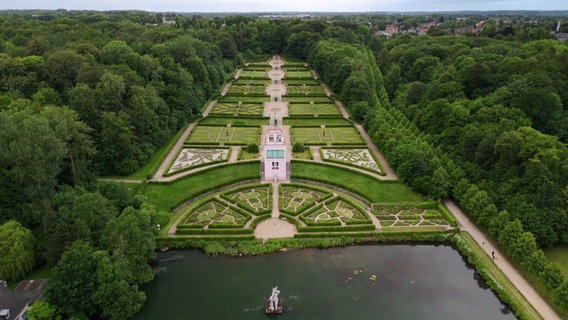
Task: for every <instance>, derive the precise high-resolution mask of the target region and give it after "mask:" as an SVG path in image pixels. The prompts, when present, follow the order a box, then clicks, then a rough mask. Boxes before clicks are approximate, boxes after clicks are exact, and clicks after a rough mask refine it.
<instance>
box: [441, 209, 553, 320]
mask: <svg viewBox="0 0 568 320" xmlns="http://www.w3.org/2000/svg"><path fill="white" fill-rule="evenodd" d="M444 205H445V206H446V207H447V208H448V210H450V212H451V213H452V214H453V215H454V217H456V219H457V220H458V227H459V228H460V230H461V231H465V232H467V233H469V234H470V235H471V236H472V237H473V239H475V241H476V242H477V243H478V244H479V246H480V247H481V248H482V249H483V250H484V251H485V253H486V254H487V255H488V256H491V253H492V252H495V256H496V259H495V260H494V262H495V264H496V265H497V267H498V268H499V269H501V271H502V272H503V273H504V274H505V276H506V277H507V278H509V280H510V281H511V283H513V285H514V286H515V287H516V288H517V290H519V292H521V294H522V295H523V296H524V297H525V298H526V299H527V301H528V302H529V303H530V304H531V305H532V306H533V308H535V310H536V311H537V312H538V313H539V314H540V315H541V316H542V318H543V319H546V320H555V319H558V320H560V317H559V316H558V315H557V314H556V312H554V310H552V308H551V307H550V306H549V305H548V304H547V303H546V302H545V301H544V300H543V299H542V298H541V297H540V295H539V294H538V293H537V292H536V291H535V290H534V289H533V287H532V286H531V285H530V284H529V283H528V282H527V281H526V280H525V279H524V278H523V277H522V276H521V275H520V273H519V271H517V269H515V267H513V266H512V265H511V264H510V263H509V262H508V261H507V259H505V258H504V257H505V256H504V255H503V254H502V253H501V252H500V251H499V249H497V247H495V246H494V245H493V243H491V242H490V241H489V240H488V239H486V237H485V235H484V234H483V232H481V231H480V230H479V229H478V228H477V226H475V224H473V223H472V222H471V221H470V220H469V218H468V217H467V216H466V215H465V214H464V213H463V212H462V211H461V209H460V208H459V207H458V206H457V205H456V203H455V202H454V201H452V200H449V199H448V200H445V201H444Z"/></svg>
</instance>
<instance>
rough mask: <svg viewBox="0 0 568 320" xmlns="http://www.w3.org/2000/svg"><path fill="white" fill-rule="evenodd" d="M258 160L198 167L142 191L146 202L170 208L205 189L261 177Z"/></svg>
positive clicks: (160, 207) (160, 208) (158, 207)
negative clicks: (179, 177) (192, 171)
mask: <svg viewBox="0 0 568 320" xmlns="http://www.w3.org/2000/svg"><path fill="white" fill-rule="evenodd" d="M259 170H260V164H259V162H258V161H251V162H241V163H236V164H228V165H225V166H222V167H218V168H213V169H210V170H204V171H199V172H197V173H194V174H192V175H188V176H186V177H184V178H181V179H179V180H176V181H175V182H172V183H170V184H157V183H150V184H148V185H147V186H146V191H145V194H146V196H147V197H148V203H149V204H152V205H154V206H156V208H157V209H159V210H166V211H168V212H169V211H171V210H173V209H174V208H175V207H177V206H179V205H181V204H182V203H183V202H184V201H188V200H191V199H192V198H194V197H196V196H198V195H200V194H203V193H205V192H208V191H211V190H215V189H217V188H221V187H222V186H225V185H229V184H233V183H237V182H239V181H242V180H248V179H251V180H252V179H260V171H259Z"/></svg>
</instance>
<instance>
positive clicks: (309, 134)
mask: <svg viewBox="0 0 568 320" xmlns="http://www.w3.org/2000/svg"><path fill="white" fill-rule="evenodd" d="M291 134H292V144H294V143H296V142H302V143H303V144H306V145H313V144H320V143H326V144H328V145H330V144H333V143H340V144H347V143H353V144H360V143H362V142H363V140H362V139H361V136H360V135H359V132H357V130H355V128H353V127H326V128H317V127H311V128H301V127H293V128H292V133H291Z"/></svg>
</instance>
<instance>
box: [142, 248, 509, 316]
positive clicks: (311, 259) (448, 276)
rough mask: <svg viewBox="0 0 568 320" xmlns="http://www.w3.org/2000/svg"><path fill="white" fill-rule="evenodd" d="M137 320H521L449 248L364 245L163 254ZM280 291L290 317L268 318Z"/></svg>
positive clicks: (146, 286)
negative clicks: (267, 307)
mask: <svg viewBox="0 0 568 320" xmlns="http://www.w3.org/2000/svg"><path fill="white" fill-rule="evenodd" d="M158 260H159V261H160V262H159V264H158V267H159V268H160V269H161V270H162V272H161V273H160V274H159V275H158V276H157V277H156V279H155V280H154V281H152V282H151V283H149V284H147V285H145V286H143V288H142V289H143V290H144V291H145V292H146V294H147V296H148V299H147V301H146V304H145V305H144V307H143V309H142V310H141V312H140V313H139V314H138V315H137V316H136V317H135V319H267V318H276V317H277V318H282V319H353V320H355V319H397V320H404V319H439V320H441V319H461V320H464V319H476V320H477V319H516V317H515V316H514V315H513V313H512V312H511V311H510V309H509V308H508V307H506V306H504V305H503V304H502V303H501V302H500V301H499V300H498V299H497V297H496V296H495V295H494V294H493V293H492V292H491V291H490V290H489V289H488V287H487V286H486V284H485V282H484V281H483V279H481V278H480V277H479V276H478V275H477V274H476V273H475V272H474V270H473V269H472V268H471V267H470V266H469V265H468V264H467V263H466V262H465V261H464V260H463V258H462V257H461V255H460V254H459V252H458V251H457V250H455V249H454V248H453V247H451V246H447V245H431V244H417V245H412V244H394V245H363V246H351V247H345V248H331V249H322V250H319V249H306V250H297V251H289V252H276V253H272V254H267V255H261V256H247V257H231V256H217V257H210V256H207V255H205V254H203V253H202V252H200V251H197V250H172V251H169V252H165V253H162V254H159V256H158ZM274 286H278V288H279V290H280V291H281V293H280V298H281V299H282V300H283V305H284V313H283V314H282V315H280V316H267V315H265V314H264V302H265V299H266V298H267V297H268V296H269V295H270V293H271V290H272V287H274Z"/></svg>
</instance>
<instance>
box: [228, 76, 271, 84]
mask: <svg viewBox="0 0 568 320" xmlns="http://www.w3.org/2000/svg"><path fill="white" fill-rule="evenodd" d="M271 82H272V80H270V79H240V78H239V79H237V80H235V81H233V84H232V85H234V86H264V85H267V84H270V83H271Z"/></svg>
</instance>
